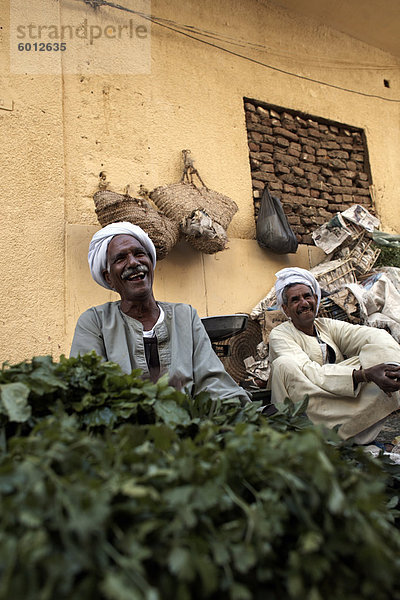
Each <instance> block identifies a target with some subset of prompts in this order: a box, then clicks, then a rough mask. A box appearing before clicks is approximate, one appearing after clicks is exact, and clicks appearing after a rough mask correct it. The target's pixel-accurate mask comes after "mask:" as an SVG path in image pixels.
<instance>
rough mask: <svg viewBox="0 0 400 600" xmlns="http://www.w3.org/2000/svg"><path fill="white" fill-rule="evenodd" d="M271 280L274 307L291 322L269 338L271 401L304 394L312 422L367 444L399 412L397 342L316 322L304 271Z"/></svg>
mask: <svg viewBox="0 0 400 600" xmlns="http://www.w3.org/2000/svg"><path fill="white" fill-rule="evenodd" d="M276 276H277V282H276V285H275V290H276V296H277V302H278V305H279V306H280V307H281V308H282V310H283V311H284V313H285V314H286V316H287V317H288V319H289V320H288V321H287V322H285V323H282V324H281V325H278V326H277V327H275V328H274V329H273V330H272V331H271V334H270V338H269V352H270V360H271V363H272V367H271V374H272V383H271V393H272V401H273V402H274V403H277V402H283V400H284V399H285V397H289V398H290V399H291V400H292V401H293V402H298V401H301V400H303V398H304V396H305V395H306V394H307V395H308V397H309V404H308V409H307V415H308V417H309V418H310V419H311V421H312V422H313V423H316V424H319V423H321V424H324V425H326V426H327V427H329V428H332V427H334V426H336V425H340V427H339V429H338V432H339V435H340V436H341V437H342V438H343V439H348V438H353V441H354V442H355V443H358V444H367V443H370V442H372V441H373V440H374V439H375V438H376V436H377V434H378V433H379V431H380V430H381V428H382V425H383V423H384V421H385V419H386V417H387V416H388V415H389V414H390V413H392V412H393V411H395V410H397V409H398V408H400V394H399V390H400V346H399V344H397V342H396V341H395V340H394V339H393V338H392V336H391V335H390V334H389V333H387V332H386V331H384V330H382V329H375V328H372V327H366V326H362V325H352V324H350V323H347V322H345V321H339V320H335V319H326V318H318V317H317V312H318V307H319V302H320V299H321V289H320V287H319V284H318V282H317V281H316V279H315V278H314V276H313V275H312V274H311V273H310V272H309V271H306V270H305V269H300V268H287V269H282V270H281V271H278V273H276ZM390 363H397V365H396V364H390Z"/></svg>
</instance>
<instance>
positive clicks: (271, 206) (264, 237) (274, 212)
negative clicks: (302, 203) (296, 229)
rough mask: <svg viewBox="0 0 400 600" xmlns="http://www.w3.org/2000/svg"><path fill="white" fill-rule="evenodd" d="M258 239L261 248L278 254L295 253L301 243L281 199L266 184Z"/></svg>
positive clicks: (258, 223) (257, 226)
mask: <svg viewBox="0 0 400 600" xmlns="http://www.w3.org/2000/svg"><path fill="white" fill-rule="evenodd" d="M256 239H257V242H258V245H259V246H261V248H267V249H268V250H272V251H273V252H276V253H277V254H295V253H296V251H297V247H298V245H299V243H298V241H297V238H296V236H295V234H294V233H293V231H292V229H291V227H290V225H289V223H288V220H287V218H286V215H285V213H284V211H283V208H282V204H281V201H280V200H279V198H277V197H276V196H272V195H271V194H270V191H269V189H268V186H267V185H265V187H264V191H263V195H262V198H261V205H260V211H259V213H258V218H257V225H256Z"/></svg>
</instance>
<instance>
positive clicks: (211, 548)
mask: <svg viewBox="0 0 400 600" xmlns="http://www.w3.org/2000/svg"><path fill="white" fill-rule="evenodd" d="M0 394H1V395H0V424H1V447H2V451H1V457H0V503H1V509H0V519H1V527H0V598H1V599H5V598H7V599H9V598H13V599H16V600H19V599H24V600H33V599H34V600H54V599H56V598H57V600H64V599H65V600H67V599H68V600H71V599H73V600H81V599H82V600H92V599H93V600H94V599H96V600H197V599H198V600H205V599H212V600H217V599H218V600H225V599H226V600H250V599H265V598H267V599H277V600H278V599H282V598H285V599H296V600H302V599H304V600H306V599H307V600H330V599H332V600H337V599H338V598H340V599H341V600H353V599H354V600H359V599H360V598H363V599H368V598H371V600H372V599H373V600H380V599H389V598H390V599H396V598H400V583H399V582H400V577H399V576H400V558H399V556H400V554H399V550H400V535H399V532H398V530H397V528H396V526H395V517H396V516H397V512H396V509H395V508H394V507H395V506H396V505H397V497H396V496H395V495H394V496H393V497H392V499H391V501H390V502H389V503H388V495H387V486H388V485H390V486H391V487H390V490H391V493H392V494H394V493H395V489H396V486H397V482H398V470H396V467H395V466H394V465H391V464H389V462H388V461H387V469H386V470H385V468H382V466H383V467H384V466H385V464H386V463H383V462H382V464H381V463H380V462H379V461H378V460H373V459H370V458H369V457H367V455H366V454H365V453H364V452H362V450H360V449H357V450H354V449H352V448H351V447H350V446H348V445H345V444H343V443H342V442H341V441H340V440H339V438H338V437H337V436H336V434H335V433H334V432H328V431H323V430H322V429H320V428H317V427H314V426H312V425H311V424H310V423H309V422H308V421H307V419H306V418H305V417H304V408H305V405H303V406H297V407H293V405H291V404H290V403H289V402H287V403H286V404H285V405H282V407H281V410H280V412H278V413H277V414H276V415H274V416H273V417H270V418H268V419H267V418H265V417H263V416H262V415H261V414H260V412H257V408H258V406H257V404H255V403H254V404H251V405H248V406H247V407H245V408H243V407H241V406H240V404H239V402H236V401H234V400H231V401H224V402H223V401H214V402H212V401H210V400H209V399H208V398H207V397H205V396H202V397H198V398H196V399H191V398H189V397H187V396H186V395H184V394H182V393H180V392H177V391H176V390H174V389H173V388H171V387H169V386H168V383H167V380H166V379H162V380H160V381H159V382H158V383H157V384H152V383H151V382H148V381H143V380H142V379H141V378H140V373H139V372H133V373H132V374H131V375H124V374H122V373H121V371H120V369H119V367H117V366H116V365H113V364H110V363H101V362H100V359H98V358H97V357H95V356H94V355H86V356H84V357H81V358H71V359H65V358H61V360H60V362H59V363H54V362H53V361H52V360H51V359H50V358H49V357H40V358H34V359H33V360H32V361H31V362H25V363H21V364H19V365H14V366H10V365H6V366H5V367H4V368H3V370H2V372H1V373H0ZM389 470H390V474H389Z"/></svg>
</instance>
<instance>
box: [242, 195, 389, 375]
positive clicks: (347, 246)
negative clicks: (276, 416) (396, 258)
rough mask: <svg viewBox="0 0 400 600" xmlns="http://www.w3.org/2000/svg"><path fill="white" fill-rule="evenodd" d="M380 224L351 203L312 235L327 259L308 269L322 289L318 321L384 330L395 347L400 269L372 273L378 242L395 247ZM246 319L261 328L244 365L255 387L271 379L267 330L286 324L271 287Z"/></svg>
mask: <svg viewBox="0 0 400 600" xmlns="http://www.w3.org/2000/svg"><path fill="white" fill-rule="evenodd" d="M379 225H380V222H379V220H378V219H377V218H376V217H374V216H373V215H371V213H369V212H368V210H367V209H366V208H364V207H363V206H361V205H359V204H355V205H353V206H351V207H350V208H348V209H347V210H345V211H343V212H342V213H337V214H336V215H335V216H334V217H333V218H332V219H331V220H330V221H328V222H327V223H325V224H324V225H322V226H321V227H319V228H318V229H316V230H315V231H314V232H313V240H314V243H315V245H316V246H318V247H319V248H321V249H322V250H323V251H324V252H325V254H326V258H325V259H324V260H323V261H322V262H320V263H319V264H318V265H316V266H315V267H313V268H312V269H310V271H311V272H312V273H313V275H314V277H315V278H316V279H317V281H318V283H319V284H320V286H321V289H322V299H321V304H320V309H319V313H318V316H319V317H329V318H332V319H341V320H344V321H348V322H350V323H355V324H362V325H369V326H371V327H378V328H383V329H386V330H387V331H388V332H389V333H390V334H391V335H392V336H393V337H394V339H395V340H396V341H397V342H399V343H400V268H397V267H390V266H386V267H379V269H373V267H374V265H375V263H376V261H377V259H378V257H379V255H380V252H381V250H380V248H379V246H378V244H379V242H380V239H381V238H382V240H383V242H382V245H388V244H390V243H391V241H390V238H391V237H392V238H393V240H394V241H393V247H398V244H399V242H398V239H397V238H398V237H399V236H390V234H381V232H379V231H377V229H378V227H379ZM250 317H251V318H252V319H255V320H257V321H258V322H259V323H260V325H261V328H262V334H263V340H262V342H261V343H260V344H259V345H258V346H257V356H256V357H253V356H251V357H248V358H246V359H245V365H246V370H247V374H248V376H249V379H250V381H253V382H254V383H255V382H256V381H257V382H258V383H257V385H259V384H260V382H265V383H266V382H267V381H268V378H269V375H270V365H269V360H268V340H269V334H270V332H271V329H272V328H273V327H276V325H279V324H280V323H282V322H283V321H286V316H285V314H284V313H283V312H282V311H281V310H279V309H278V307H277V304H276V296H275V289H274V288H272V289H271V290H270V291H269V292H268V294H267V295H266V296H265V297H264V298H263V299H262V300H260V302H259V303H258V304H257V305H256V306H255V307H254V308H253V310H252V312H251V315H250Z"/></svg>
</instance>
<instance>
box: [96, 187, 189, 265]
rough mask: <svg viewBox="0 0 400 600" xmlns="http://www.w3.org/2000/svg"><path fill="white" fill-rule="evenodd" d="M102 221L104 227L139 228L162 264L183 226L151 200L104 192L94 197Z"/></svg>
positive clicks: (97, 193)
mask: <svg viewBox="0 0 400 600" xmlns="http://www.w3.org/2000/svg"><path fill="white" fill-rule="evenodd" d="M93 200H94V204H95V211H96V214H97V218H98V221H99V223H100V225H102V226H103V227H104V226H105V225H108V224H109V223H115V222H117V221H129V222H130V223H133V224H134V225H139V227H141V228H142V229H143V230H144V231H145V232H146V233H147V235H148V236H149V237H150V239H151V240H152V241H153V243H154V246H155V247H156V252H157V259H158V260H162V259H163V258H165V257H166V256H167V254H168V253H169V252H170V250H171V249H172V248H173V247H174V246H175V244H176V243H177V241H178V239H179V226H178V224H177V223H176V222H175V221H172V220H171V219H169V218H168V217H166V216H165V215H163V214H161V213H159V212H158V211H157V210H156V209H155V208H153V207H152V206H151V204H150V203H149V202H147V200H144V199H137V198H132V197H131V196H128V195H127V194H117V193H116V192H111V191H109V190H101V191H99V192H96V193H95V195H94V196H93Z"/></svg>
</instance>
